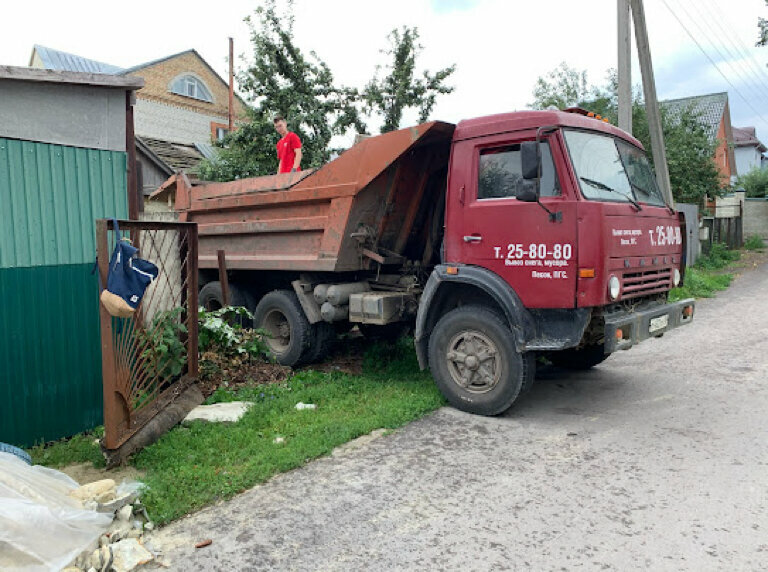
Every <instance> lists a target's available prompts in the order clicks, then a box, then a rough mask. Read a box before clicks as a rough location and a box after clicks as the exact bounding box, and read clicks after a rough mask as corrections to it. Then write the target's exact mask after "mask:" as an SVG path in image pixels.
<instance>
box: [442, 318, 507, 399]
mask: <svg viewBox="0 0 768 572" xmlns="http://www.w3.org/2000/svg"><path fill="white" fill-rule="evenodd" d="M446 362H447V365H448V371H449V372H450V374H451V379H452V380H453V382H454V383H456V384H457V385H458V386H460V387H461V388H463V389H465V390H467V391H470V392H472V393H486V392H488V391H490V390H492V389H493V388H494V387H496V385H497V384H498V383H499V379H500V378H501V357H500V354H499V350H498V347H497V346H496V344H495V343H494V342H493V340H491V338H489V337H488V336H486V335H485V334H483V333H482V332H479V331H476V330H464V331H462V332H459V333H457V334H456V335H454V336H453V338H451V340H450V343H449V344H448V352H447V353H446Z"/></svg>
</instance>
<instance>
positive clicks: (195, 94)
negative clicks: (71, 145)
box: [29, 45, 246, 195]
mask: <svg viewBox="0 0 768 572" xmlns="http://www.w3.org/2000/svg"><path fill="white" fill-rule="evenodd" d="M29 66H30V67H36V68H44V69H51V70H64V71H81V72H90V73H103V74H110V75H122V76H136V77H141V78H143V79H144V87H143V88H142V89H141V90H139V91H138V92H136V105H135V107H134V126H135V132H136V136H137V137H136V156H137V162H138V173H137V176H138V177H139V179H140V182H139V185H140V187H141V188H142V189H143V190H144V193H145V195H148V194H149V193H151V192H152V191H154V190H155V189H157V188H158V187H159V186H160V185H161V184H162V183H163V182H164V181H165V180H166V179H167V178H168V177H169V176H170V175H172V174H174V173H177V172H180V171H184V172H187V173H194V170H195V168H196V167H197V165H198V164H199V163H200V161H201V160H202V159H203V158H204V157H208V158H210V157H212V156H213V155H214V154H215V150H214V147H213V146H212V141H214V140H217V139H221V138H222V137H224V135H225V134H226V133H227V129H228V117H229V85H228V83H227V82H226V81H225V80H224V79H223V78H222V77H221V76H220V75H219V74H217V73H216V71H215V70H214V69H213V68H212V67H211V66H210V65H209V64H208V62H206V61H205V60H204V59H203V57H202V56H201V55H200V54H199V53H198V52H197V51H196V50H194V49H191V50H186V51H184V52H180V53H178V54H173V55H170V56H166V57H163V58H159V59H157V60H153V61H151V62H147V63H143V64H140V65H137V66H133V67H130V68H120V67H117V66H113V65H111V64H107V63H104V62H100V61H98V60H93V59H89V58H84V57H82V56H77V55H75V54H69V53H66V52H62V51H60V50H54V49H52V48H48V47H45V46H40V45H35V46H34V48H33V49H32V55H31V56H30V61H29ZM234 115H235V119H236V120H243V119H245V117H246V104H245V103H244V102H243V100H242V99H240V98H239V97H238V96H235V100H234Z"/></svg>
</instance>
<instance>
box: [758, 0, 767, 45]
mask: <svg viewBox="0 0 768 572" xmlns="http://www.w3.org/2000/svg"><path fill="white" fill-rule="evenodd" d="M765 5H766V6H768V0H765ZM757 29H758V30H759V33H758V36H757V43H756V44H755V45H756V46H766V45H768V20H766V19H765V18H758V19H757Z"/></svg>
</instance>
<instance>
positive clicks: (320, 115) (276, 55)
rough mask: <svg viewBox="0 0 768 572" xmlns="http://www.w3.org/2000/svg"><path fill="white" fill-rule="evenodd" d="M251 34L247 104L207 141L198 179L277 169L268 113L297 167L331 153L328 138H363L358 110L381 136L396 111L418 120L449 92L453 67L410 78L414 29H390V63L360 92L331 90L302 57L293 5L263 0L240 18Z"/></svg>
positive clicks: (329, 81) (324, 70)
mask: <svg viewBox="0 0 768 572" xmlns="http://www.w3.org/2000/svg"><path fill="white" fill-rule="evenodd" d="M246 22H247V23H248V25H249V27H250V30H251V43H252V48H253V53H252V57H251V58H250V62H249V63H248V64H247V67H246V69H245V70H243V71H241V73H239V74H238V82H239V84H240V88H241V90H242V91H243V92H244V93H245V94H246V98H247V99H248V100H249V101H250V102H251V103H252V107H251V108H249V110H248V117H247V121H246V122H244V123H243V124H240V125H238V127H237V129H236V130H235V131H234V132H233V133H230V134H228V135H227V136H226V137H225V138H224V140H223V141H220V142H215V145H216V146H217V147H218V156H217V157H216V158H215V159H213V160H204V161H203V162H202V163H201V165H200V167H199V168H198V175H199V176H200V178H201V179H203V180H208V181H232V180H235V179H241V178H245V177H257V176H262V175H271V174H274V173H276V172H277V167H278V162H277V152H276V149H275V144H276V143H277V141H278V140H279V135H278V134H277V133H276V131H275V129H274V124H273V120H274V118H275V116H277V115H281V116H283V117H285V118H286V121H287V123H288V129H289V130H290V131H293V132H295V133H296V134H297V135H298V136H299V139H301V142H302V161H301V166H302V168H309V167H319V166H321V165H323V164H324V163H326V162H327V161H328V160H329V159H330V157H331V155H332V153H333V152H334V151H338V150H337V149H332V148H331V147H330V142H331V139H332V138H333V137H334V136H337V135H343V134H345V133H347V132H349V131H350V130H353V131H355V132H357V133H365V132H366V126H365V123H364V121H363V119H364V118H365V115H364V114H363V112H362V111H361V108H364V109H365V113H367V114H370V113H376V114H378V115H381V116H382V117H383V118H384V127H383V129H382V132H383V131H390V130H392V129H397V128H398V127H399V124H400V120H401V118H402V114H403V111H404V110H405V109H408V108H413V107H415V108H418V110H419V117H420V120H421V121H426V120H427V118H428V116H429V114H430V113H431V111H432V109H433V108H434V105H435V101H436V98H437V96H438V95H439V94H443V93H450V92H452V91H453V88H452V87H449V86H446V85H445V81H446V79H447V78H448V77H449V76H450V75H451V74H452V73H453V71H454V69H455V66H450V67H447V68H445V69H442V70H440V71H438V72H436V73H434V74H432V73H430V72H428V71H425V72H423V73H422V75H421V77H416V64H417V59H418V55H419V53H420V52H421V49H422V46H421V45H419V44H418V37H419V34H418V30H417V29H416V28H409V27H407V26H404V27H403V28H402V30H393V31H392V32H391V33H390V34H389V36H388V39H389V41H390V48H389V49H388V50H385V51H384V52H383V53H385V54H387V55H389V56H391V58H392V60H391V63H390V64H388V65H387V66H386V67H385V68H384V69H385V70H386V72H385V74H384V75H383V77H381V78H379V76H378V73H379V71H380V70H381V69H382V68H381V67H377V68H376V75H375V76H374V78H373V79H372V80H371V81H370V82H369V83H368V85H367V86H366V87H365V90H364V93H362V94H361V93H360V92H359V91H358V90H357V89H356V88H352V87H346V86H343V85H339V84H338V83H337V82H336V80H335V79H334V77H333V73H332V72H331V70H330V68H329V67H328V66H327V65H326V64H325V62H323V60H322V59H320V57H319V56H318V55H317V54H316V53H315V52H314V51H311V52H309V54H305V53H303V52H302V51H301V50H300V49H299V48H298V46H297V45H296V43H295V42H294V33H293V2H292V1H291V0H288V1H287V2H286V7H285V10H283V11H280V10H278V7H277V2H276V0H266V1H265V2H264V4H263V5H262V6H260V7H258V8H256V11H255V14H254V17H253V18H250V17H249V18H246Z"/></svg>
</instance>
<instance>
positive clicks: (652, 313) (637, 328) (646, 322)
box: [605, 298, 696, 354]
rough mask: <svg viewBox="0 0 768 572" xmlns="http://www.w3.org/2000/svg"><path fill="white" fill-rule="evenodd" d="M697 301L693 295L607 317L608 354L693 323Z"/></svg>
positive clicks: (606, 345)
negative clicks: (677, 300) (676, 300)
mask: <svg viewBox="0 0 768 572" xmlns="http://www.w3.org/2000/svg"><path fill="white" fill-rule="evenodd" d="M695 306H696V302H695V300H694V299H693V298H688V299H686V300H680V301H679V302H672V303H670V304H664V305H661V306H654V307H651V308H645V309H641V310H635V311H633V312H620V313H617V314H612V315H609V316H605V353H607V354H609V353H613V352H615V351H616V350H628V349H629V348H631V347H632V346H634V345H635V344H638V343H640V342H642V341H643V340H647V339H648V338H654V337H659V336H661V335H662V334H663V333H664V332H668V331H669V330H672V329H674V328H677V327H680V326H684V325H686V324H690V323H691V322H692V321H693V314H694V310H695Z"/></svg>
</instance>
